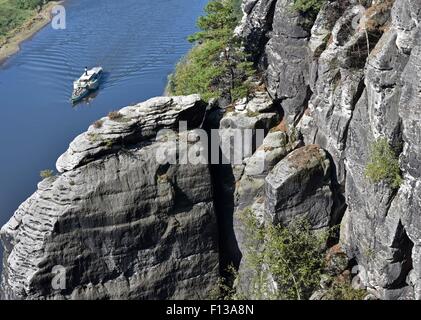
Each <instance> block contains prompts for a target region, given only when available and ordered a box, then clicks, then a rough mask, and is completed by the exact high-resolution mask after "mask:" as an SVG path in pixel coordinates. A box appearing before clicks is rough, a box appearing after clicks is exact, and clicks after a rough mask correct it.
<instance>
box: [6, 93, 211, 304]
mask: <svg viewBox="0 0 421 320" xmlns="http://www.w3.org/2000/svg"><path fill="white" fill-rule="evenodd" d="M205 107H206V105H205V104H204V103H203V102H202V101H201V100H200V98H199V97H198V96H190V97H183V98H177V97H175V98H158V99H153V100H150V101H148V102H145V103H143V104H139V105H136V106H132V107H128V108H126V109H123V110H122V111H120V112H121V114H122V115H123V117H122V118H120V119H118V120H116V121H113V120H110V119H106V118H104V119H103V124H102V126H101V128H95V127H94V126H91V128H90V129H89V130H88V132H86V133H84V134H83V135H81V136H80V137H78V138H77V139H76V140H75V141H74V142H73V143H72V145H71V148H70V149H69V151H67V152H66V153H65V154H64V155H63V156H62V157H61V158H60V160H59V161H58V168H59V169H60V171H63V173H62V174H61V175H60V176H58V177H52V178H48V179H46V180H44V181H43V182H41V183H40V184H39V188H38V191H37V192H36V193H35V194H34V195H32V196H31V197H30V198H29V199H28V200H27V201H25V202H24V203H23V204H22V205H21V206H20V208H19V209H18V210H17V211H16V213H15V214H14V216H13V217H12V218H11V220H10V221H9V222H8V223H7V224H6V225H5V226H4V227H3V228H2V231H1V236H2V240H3V243H4V244H5V257H4V273H3V278H2V291H3V297H4V298H8V299H11V298H25V299H37V298H47V299H70V298H72V299H176V298H178V299H181V298H183V299H198V298H201V299H203V298H206V297H208V294H209V291H210V290H211V289H212V287H213V286H214V285H215V283H216V282H217V277H218V276H219V269H218V266H219V262H218V259H219V256H218V243H217V241H218V238H217V226H216V216H215V212H214V205H213V191H212V185H211V177H210V173H209V168H208V166H207V165H187V164H183V165H175V164H174V165H172V164H171V165H170V164H160V162H158V161H157V155H159V154H164V153H165V152H167V151H171V150H172V149H173V147H174V145H175V144H174V142H176V141H178V140H182V139H186V137H183V136H182V134H180V135H179V136H178V135H175V136H172V137H167V138H166V139H160V140H159V141H156V140H155V139H154V135H155V134H156V133H157V130H158V129H159V128H168V129H172V128H174V129H175V127H176V125H177V123H178V121H179V120H181V119H184V120H193V122H192V123H194V121H195V120H194V119H195V117H196V119H200V117H203V115H204V110H205ZM145 114H146V115H147V116H144V115H145ZM186 115H188V116H186ZM199 123H200V122H199ZM135 135H137V138H136V139H135V140H134V139H133V137H134V136H135ZM133 141H136V142H137V143H136V144H133ZM197 143H200V142H197ZM172 151H174V150H172ZM57 266H60V267H64V270H65V279H66V282H65V288H61V290H60V288H59V290H55V289H57V287H54V286H52V282H53V278H54V276H55V274H54V270H55V269H54V268H57ZM58 280H59V279H58ZM55 281H57V279H55Z"/></svg>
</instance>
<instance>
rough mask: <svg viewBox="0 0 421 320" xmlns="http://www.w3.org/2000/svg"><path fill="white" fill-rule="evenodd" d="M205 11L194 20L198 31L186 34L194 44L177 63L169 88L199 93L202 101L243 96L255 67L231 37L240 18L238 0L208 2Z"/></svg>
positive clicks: (181, 93)
mask: <svg viewBox="0 0 421 320" xmlns="http://www.w3.org/2000/svg"><path fill="white" fill-rule="evenodd" d="M205 12H206V15H205V16H203V17H200V18H199V19H198V22H197V25H198V27H199V29H200V31H199V32H197V33H195V34H194V35H192V36H190V37H189V41H190V42H194V43H196V44H197V45H196V46H195V47H194V48H193V49H192V50H191V51H190V53H189V54H188V55H187V56H186V57H185V58H184V59H183V61H182V62H181V63H179V64H178V65H177V68H176V71H175V73H174V74H173V75H172V76H171V78H170V83H169V90H170V92H171V93H173V94H177V95H187V94H192V93H200V94H201V95H202V97H203V98H204V99H205V100H207V99H209V98H217V97H220V96H222V95H224V96H228V97H229V100H236V99H238V98H241V97H243V96H246V95H247V94H248V92H249V87H250V84H249V82H248V81H247V80H248V79H249V78H250V76H252V75H253V74H254V66H253V63H251V62H249V61H248V56H247V55H246V54H245V53H244V51H243V50H242V48H241V42H240V41H239V40H238V39H236V38H234V37H233V31H234V28H235V27H236V25H237V24H238V21H239V14H238V0H213V1H210V2H209V3H208V4H207V6H206V8H205Z"/></svg>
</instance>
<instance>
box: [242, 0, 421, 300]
mask: <svg viewBox="0 0 421 320" xmlns="http://www.w3.org/2000/svg"><path fill="white" fill-rule="evenodd" d="M291 4H292V1H290V0H247V1H244V3H243V11H244V17H243V20H242V25H241V26H239V28H237V33H239V34H240V35H242V36H244V37H245V38H246V39H248V43H249V44H250V45H249V47H250V50H252V52H253V53H254V57H255V59H256V61H257V62H258V63H259V66H260V69H261V70H262V71H263V72H264V79H265V83H266V84H267V87H268V92H269V94H270V96H271V98H272V99H274V100H276V101H278V102H279V103H280V105H281V106H282V108H283V110H284V112H285V120H286V121H287V123H288V124H289V126H290V128H292V127H296V130H298V131H299V132H300V133H301V135H302V138H303V141H304V142H305V144H314V143H316V144H318V145H320V146H321V147H322V148H324V149H325V150H326V151H327V153H328V154H329V158H330V159H332V170H333V171H334V172H333V175H332V176H331V179H332V186H333V190H334V193H335V194H336V197H337V203H336V205H335V208H333V209H334V210H336V211H337V212H336V213H335V212H332V216H335V215H336V216H338V217H339V218H342V215H343V214H344V215H343V218H342V219H340V221H341V237H340V243H341V246H342V249H343V250H345V251H346V253H347V254H348V257H349V259H350V260H352V261H354V263H356V264H357V265H358V267H359V269H360V271H363V272H360V273H359V274H358V277H361V279H360V280H361V282H362V283H363V286H364V287H366V288H368V290H369V291H370V292H372V293H373V295H374V296H376V297H377V298H380V299H398V298H402V299H406V298H409V299H412V298H415V299H420V298H421V291H420V288H421V287H420V286H421V273H420V272H421V264H420V261H421V259H420V244H421V243H420V241H421V238H420V231H421V229H420V228H419V226H420V221H421V220H420V217H419V215H418V213H419V212H420V206H421V201H420V161H419V152H420V141H421V135H420V130H419V125H420V120H421V113H420V110H421V109H420V101H419V99H420V94H419V83H420V82H421V79H420V73H419V68H420V59H421V58H420V52H421V50H420V47H419V39H420V38H419V37H420V34H419V27H418V26H419V23H420V21H421V16H420V12H421V11H420V9H421V4H420V3H419V1H410V0H399V1H374V0H373V1H352V0H349V1H327V2H326V3H325V4H324V5H323V7H322V9H321V11H320V12H319V14H318V16H317V18H316V19H315V21H314V23H313V24H311V25H309V24H308V23H303V16H302V14H300V13H298V12H295V11H294V10H292V9H291ZM379 138H385V139H387V140H388V141H389V143H390V144H391V145H392V146H394V147H395V149H397V150H400V151H401V154H400V168H401V170H402V172H403V178H404V180H403V183H402V184H401V186H400V188H399V189H398V190H396V189H394V188H391V187H390V186H389V185H387V184H386V183H375V184H373V183H370V182H369V181H368V179H367V177H366V175H365V168H366V166H367V163H368V161H369V154H370V145H371V144H372V142H373V141H375V140H376V139H379ZM278 166H281V164H278ZM275 171H276V169H275V170H274V172H272V173H271V174H270V175H271V176H272V177H268V178H267V179H266V181H267V182H266V183H269V184H270V185H271V186H273V183H271V181H274V179H276V180H282V178H281V176H276V173H275ZM273 175H275V177H273ZM320 178H321V179H323V178H322V176H321V177H320ZM319 183H322V182H321V181H320V182H319ZM278 185H279V183H278ZM266 193H267V195H266V196H267V197H268V198H269V199H273V198H274V196H273V190H272V188H267V189H266ZM310 199H313V200H314V201H315V202H316V203H317V204H319V205H321V202H320V200H316V199H317V198H314V197H311V198H310ZM279 200H280V198H279V197H275V199H274V200H268V202H269V203H272V202H273V203H275V202H276V201H279ZM301 205H302V204H301ZM324 208H326V207H325V206H324ZM278 210H279V209H278ZM289 210H290V209H288V210H287V212H286V214H287V215H288V214H290V213H291V212H289Z"/></svg>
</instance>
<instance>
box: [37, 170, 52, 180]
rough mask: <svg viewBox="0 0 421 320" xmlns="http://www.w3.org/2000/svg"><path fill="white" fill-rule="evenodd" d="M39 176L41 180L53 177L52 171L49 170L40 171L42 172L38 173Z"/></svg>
mask: <svg viewBox="0 0 421 320" xmlns="http://www.w3.org/2000/svg"><path fill="white" fill-rule="evenodd" d="M39 175H40V177H41V178H42V179H47V178H51V177H53V176H54V171H53V170H50V169H47V170H42V171H41V172H40V173H39Z"/></svg>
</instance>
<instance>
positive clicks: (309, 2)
mask: <svg viewBox="0 0 421 320" xmlns="http://www.w3.org/2000/svg"><path fill="white" fill-rule="evenodd" d="M325 2H326V0H294V3H293V7H294V9H295V10H297V11H299V12H301V13H305V14H309V15H310V16H313V17H314V16H316V15H317V13H318V12H319V11H320V9H321V8H322V6H323V4H324V3H325Z"/></svg>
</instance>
